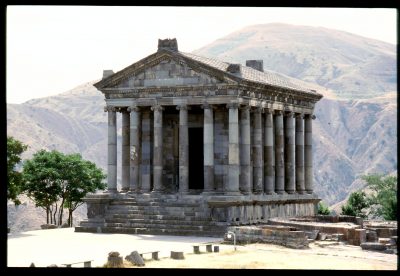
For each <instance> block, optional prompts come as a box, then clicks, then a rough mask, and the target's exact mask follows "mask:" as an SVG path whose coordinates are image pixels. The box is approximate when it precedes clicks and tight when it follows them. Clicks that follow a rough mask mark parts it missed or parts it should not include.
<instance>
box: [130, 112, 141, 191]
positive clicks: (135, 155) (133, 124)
mask: <svg viewBox="0 0 400 276" xmlns="http://www.w3.org/2000/svg"><path fill="white" fill-rule="evenodd" d="M128 111H130V112H131V113H130V175H129V177H130V183H129V184H130V185H129V186H130V187H129V189H130V191H131V192H138V191H139V175H140V160H141V154H140V153H141V146H140V131H141V127H140V125H141V124H140V121H141V120H140V117H141V116H140V109H139V108H138V107H135V106H134V107H130V108H128Z"/></svg>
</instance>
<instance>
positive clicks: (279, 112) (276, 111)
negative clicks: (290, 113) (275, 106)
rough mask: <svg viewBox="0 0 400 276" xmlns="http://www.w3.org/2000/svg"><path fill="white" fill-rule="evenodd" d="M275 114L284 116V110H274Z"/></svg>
mask: <svg viewBox="0 0 400 276" xmlns="http://www.w3.org/2000/svg"><path fill="white" fill-rule="evenodd" d="M274 114H275V115H283V111H282V110H274Z"/></svg>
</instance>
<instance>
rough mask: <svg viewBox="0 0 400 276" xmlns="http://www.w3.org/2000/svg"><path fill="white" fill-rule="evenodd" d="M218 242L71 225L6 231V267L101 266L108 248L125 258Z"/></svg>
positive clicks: (109, 250) (202, 238)
mask: <svg viewBox="0 0 400 276" xmlns="http://www.w3.org/2000/svg"><path fill="white" fill-rule="evenodd" d="M218 241H221V239H218V238H207V237H181V236H160V235H157V236H153V235H126V234H92V233H78V232H74V229H73V228H64V229H49V230H36V231H29V232H23V233H20V234H8V240H7V266H9V267H27V266H29V265H30V264H31V263H32V262H33V263H34V264H35V265H36V266H40V267H45V266H48V265H51V264H56V265H58V266H61V264H64V263H72V262H80V261H86V260H94V261H93V262H92V266H102V265H103V264H104V263H106V262H107V256H108V253H109V252H111V251H118V252H119V253H120V254H121V255H122V256H124V257H125V256H126V255H128V254H130V253H131V252H132V251H135V250H136V251H138V252H139V253H140V252H147V251H154V250H157V251H160V253H159V255H160V257H169V255H170V252H171V251H183V252H193V247H192V245H193V244H196V243H202V242H218ZM224 247H230V246H229V245H224ZM79 265H81V266H83V264H79ZM79 265H77V266H79Z"/></svg>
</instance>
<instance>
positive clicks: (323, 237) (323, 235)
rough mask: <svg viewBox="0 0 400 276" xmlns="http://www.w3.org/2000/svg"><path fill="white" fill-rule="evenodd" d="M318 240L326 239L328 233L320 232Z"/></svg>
mask: <svg viewBox="0 0 400 276" xmlns="http://www.w3.org/2000/svg"><path fill="white" fill-rule="evenodd" d="M318 240H320V241H324V240H326V234H325V233H318Z"/></svg>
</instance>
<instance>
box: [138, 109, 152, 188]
mask: <svg viewBox="0 0 400 276" xmlns="http://www.w3.org/2000/svg"><path fill="white" fill-rule="evenodd" d="M141 117H142V146H141V162H140V170H141V174H142V176H141V180H140V191H141V192H142V193H148V192H150V187H151V113H150V110H148V109H147V110H144V111H143V113H142V116H141Z"/></svg>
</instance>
